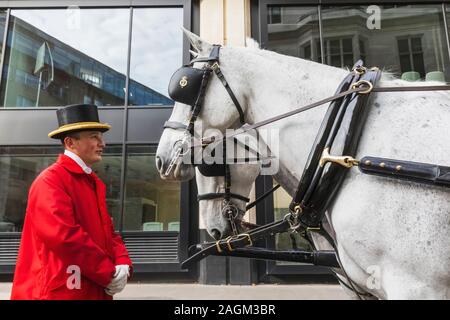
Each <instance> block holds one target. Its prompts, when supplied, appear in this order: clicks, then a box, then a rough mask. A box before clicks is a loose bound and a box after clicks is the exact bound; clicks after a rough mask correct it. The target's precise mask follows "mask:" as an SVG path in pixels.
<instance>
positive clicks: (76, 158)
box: [64, 149, 92, 174]
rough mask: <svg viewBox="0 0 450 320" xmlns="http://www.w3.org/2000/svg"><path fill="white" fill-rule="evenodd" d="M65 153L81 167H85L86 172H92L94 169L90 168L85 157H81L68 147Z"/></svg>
mask: <svg viewBox="0 0 450 320" xmlns="http://www.w3.org/2000/svg"><path fill="white" fill-rule="evenodd" d="M64 154H65V155H66V156H68V157H69V158H71V159H72V160H73V161H75V162H76V163H77V164H78V165H79V166H80V167H81V169H83V171H84V172H86V173H87V174H91V173H92V169H91V168H89V167H88V166H87V165H86V163H85V162H84V161H83V159H81V158H80V157H79V156H78V155H76V154H75V153H73V152H72V151H70V150H67V149H66V150H65V151H64Z"/></svg>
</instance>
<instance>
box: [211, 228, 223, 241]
mask: <svg viewBox="0 0 450 320" xmlns="http://www.w3.org/2000/svg"><path fill="white" fill-rule="evenodd" d="M211 236H212V237H213V238H214V239H215V240H220V237H221V234H220V231H219V230H217V229H212V230H211Z"/></svg>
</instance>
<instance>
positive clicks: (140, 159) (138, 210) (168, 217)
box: [123, 146, 180, 231]
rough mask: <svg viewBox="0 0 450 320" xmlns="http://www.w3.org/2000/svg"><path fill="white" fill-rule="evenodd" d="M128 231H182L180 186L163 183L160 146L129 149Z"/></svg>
mask: <svg viewBox="0 0 450 320" xmlns="http://www.w3.org/2000/svg"><path fill="white" fill-rule="evenodd" d="M127 152H128V154H127V171H126V178H125V181H126V182H125V205H124V206H125V211H124V222H123V230H124V231H178V230H179V221H180V183H178V182H169V181H164V180H161V178H160V176H159V172H158V171H157V170H156V167H155V153H156V146H129V147H128V151H127Z"/></svg>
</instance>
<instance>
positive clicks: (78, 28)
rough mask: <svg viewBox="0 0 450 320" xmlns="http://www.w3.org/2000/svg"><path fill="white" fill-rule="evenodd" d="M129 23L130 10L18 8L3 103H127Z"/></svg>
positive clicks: (7, 58)
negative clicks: (125, 101)
mask: <svg viewBox="0 0 450 320" xmlns="http://www.w3.org/2000/svg"><path fill="white" fill-rule="evenodd" d="M128 21H129V10H128V9H82V10H80V9H70V8H69V9H67V10H56V9H55V10H53V9H49V10H12V11H11V16H10V22H9V27H8V41H7V46H6V52H5V65H4V72H3V79H2V87H1V92H0V99H1V101H0V103H1V105H3V106H5V107H33V106H34V107H39V106H61V105H68V104H74V103H95V104H97V105H101V106H107V105H112V106H117V105H119V106H120V105H123V104H124V98H125V91H124V88H125V79H126V76H125V74H126V69H127V68H126V64H127V43H128V27H129V22H128Z"/></svg>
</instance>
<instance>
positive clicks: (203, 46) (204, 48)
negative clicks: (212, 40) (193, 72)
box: [182, 27, 212, 54]
mask: <svg viewBox="0 0 450 320" xmlns="http://www.w3.org/2000/svg"><path fill="white" fill-rule="evenodd" d="M182 29H183V33H184V34H185V35H186V37H187V38H188V39H189V42H190V43H191V44H192V46H193V47H194V49H195V50H197V51H198V52H199V53H205V54H207V53H209V52H210V51H211V49H212V45H211V44H209V43H208V42H206V41H205V40H203V39H201V38H200V37H199V36H198V35H196V34H195V33H192V32H190V31H188V30H186V29H185V28H183V27H182Z"/></svg>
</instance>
